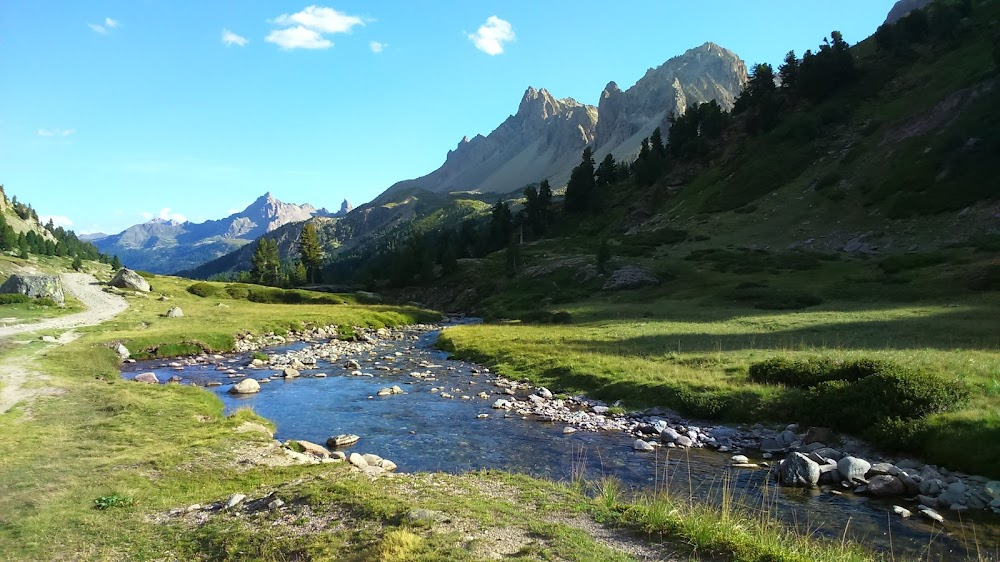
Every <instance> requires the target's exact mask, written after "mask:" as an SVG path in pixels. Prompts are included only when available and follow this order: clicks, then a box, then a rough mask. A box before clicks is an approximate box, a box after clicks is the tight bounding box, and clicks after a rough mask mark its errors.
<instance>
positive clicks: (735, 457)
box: [730, 455, 750, 464]
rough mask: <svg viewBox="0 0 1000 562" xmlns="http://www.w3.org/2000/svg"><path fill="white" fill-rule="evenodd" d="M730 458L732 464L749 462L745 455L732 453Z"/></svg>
mask: <svg viewBox="0 0 1000 562" xmlns="http://www.w3.org/2000/svg"><path fill="white" fill-rule="evenodd" d="M730 460H732V461H733V464H749V463H750V459H749V458H747V456H746V455H733V456H732V458H731V459H730Z"/></svg>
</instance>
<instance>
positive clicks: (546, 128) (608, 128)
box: [377, 43, 747, 201]
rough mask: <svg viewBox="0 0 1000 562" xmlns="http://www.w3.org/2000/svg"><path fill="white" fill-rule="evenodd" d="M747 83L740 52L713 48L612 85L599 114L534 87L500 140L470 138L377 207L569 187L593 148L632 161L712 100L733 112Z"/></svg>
mask: <svg viewBox="0 0 1000 562" xmlns="http://www.w3.org/2000/svg"><path fill="white" fill-rule="evenodd" d="M746 80H747V67H746V64H744V62H743V61H742V60H741V59H740V58H739V57H738V56H737V55H736V54H735V53H733V52H732V51H729V50H727V49H724V48H722V47H720V46H718V45H716V44H714V43H705V44H704V45H702V46H700V47H697V48H694V49H691V50H689V51H687V52H685V53H684V54H682V55H680V56H677V57H674V58H671V59H670V60H668V61H667V62H665V63H664V64H662V65H661V66H659V67H657V68H652V69H650V70H648V71H647V72H646V74H645V76H643V77H642V78H641V79H640V80H639V81H638V82H636V84H635V85H634V86H632V87H631V88H629V89H627V90H624V91H622V90H620V89H619V88H618V85H617V84H615V83H614V82H611V83H609V84H608V85H607V87H606V88H605V89H604V91H603V92H602V94H601V99H600V102H599V104H598V106H597V107H594V106H592V105H586V104H582V103H580V102H578V101H576V100H574V99H572V98H564V99H556V98H555V97H554V96H552V94H550V93H549V92H548V91H547V90H545V89H544V88H542V89H539V90H536V89H535V88H528V89H527V91H525V93H524V96H522V97H521V103H520V105H519V106H518V109H517V113H515V114H514V115H511V116H510V117H508V118H507V119H506V120H505V121H504V122H503V123H501V124H500V126H499V127H497V128H496V129H495V130H494V131H493V132H492V133H490V134H489V135H487V136H485V137H484V136H482V135H476V136H475V137H473V138H472V139H469V138H468V137H465V138H463V139H462V141H461V142H460V143H458V146H457V147H456V148H455V149H454V150H451V151H449V152H448V155H447V157H446V159H445V162H444V164H443V165H441V167H440V168H438V169H437V170H435V171H433V172H431V173H430V174H427V175H426V176H423V177H420V178H416V179H412V180H405V181H401V182H398V183H396V184H395V185H393V186H392V187H390V188H389V189H388V190H387V191H386V192H385V193H383V194H382V195H381V196H380V197H379V198H378V200H377V201H385V200H387V199H389V198H391V197H393V196H394V195H396V194H398V193H400V192H406V191H407V190H408V189H412V188H420V189H423V190H426V191H431V192H434V193H447V192H455V191H479V192H484V193H509V192H511V191H514V190H516V189H519V188H521V187H523V186H525V185H527V184H529V183H535V182H538V181H541V180H543V179H548V180H549V182H550V183H551V184H552V185H553V186H554V187H561V186H563V185H565V184H566V181H567V180H568V179H569V173H570V170H572V168H573V167H574V166H575V165H576V164H578V163H579V160H580V154H581V152H582V151H583V149H584V148H585V147H587V146H592V147H593V148H594V149H595V155H596V157H597V159H598V160H600V159H601V158H603V157H604V156H605V155H606V154H609V153H610V154H613V155H614V156H615V158H616V159H618V160H632V159H634V158H635V155H636V154H637V153H638V151H639V147H640V144H641V142H642V139H643V138H645V137H648V136H650V134H652V132H653V130H654V129H656V128H657V127H661V128H663V131H664V135H665V132H666V129H667V128H668V127H669V120H668V119H669V116H670V115H671V114H675V115H680V114H682V113H684V110H685V109H687V108H688V107H689V106H690V105H692V104H700V103H703V102H707V101H709V100H715V101H717V102H718V103H719V104H720V105H721V106H722V107H723V108H724V109H727V110H728V109H730V108H732V106H733V102H734V101H735V100H736V97H737V96H738V95H739V93H740V91H741V90H742V88H743V84H744V83H745V82H746Z"/></svg>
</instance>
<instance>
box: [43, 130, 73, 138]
mask: <svg viewBox="0 0 1000 562" xmlns="http://www.w3.org/2000/svg"><path fill="white" fill-rule="evenodd" d="M74 133H76V129H38V136H40V137H63V138H65V137H68V136H70V135H72V134H74Z"/></svg>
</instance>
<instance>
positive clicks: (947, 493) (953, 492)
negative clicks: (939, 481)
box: [938, 482, 968, 506]
mask: <svg viewBox="0 0 1000 562" xmlns="http://www.w3.org/2000/svg"><path fill="white" fill-rule="evenodd" d="M967 491H968V487H967V486H966V485H965V484H963V483H962V482H953V483H951V484H949V485H948V487H947V488H945V490H944V491H943V492H941V495H939V496H938V505H941V506H945V505H948V506H950V505H952V504H962V505H965V493H966V492H967Z"/></svg>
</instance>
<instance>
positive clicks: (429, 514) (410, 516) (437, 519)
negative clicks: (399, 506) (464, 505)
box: [406, 509, 451, 525]
mask: <svg viewBox="0 0 1000 562" xmlns="http://www.w3.org/2000/svg"><path fill="white" fill-rule="evenodd" d="M406 521H408V522H409V523H413V524H416V525H427V524H433V523H447V522H449V521H451V518H449V517H448V516H447V515H445V514H444V513H442V512H440V511H434V510H432V509H414V510H412V511H410V512H409V513H407V514H406Z"/></svg>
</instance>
